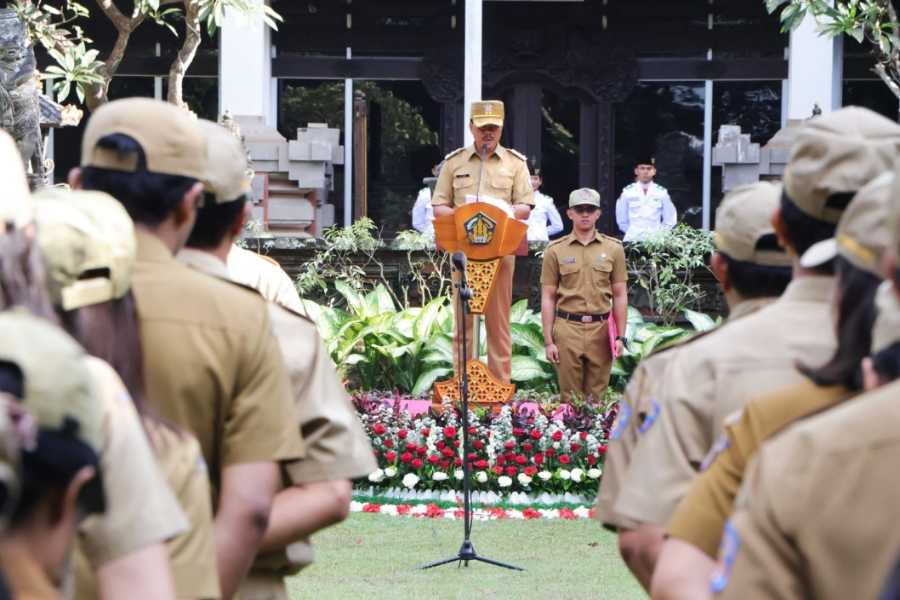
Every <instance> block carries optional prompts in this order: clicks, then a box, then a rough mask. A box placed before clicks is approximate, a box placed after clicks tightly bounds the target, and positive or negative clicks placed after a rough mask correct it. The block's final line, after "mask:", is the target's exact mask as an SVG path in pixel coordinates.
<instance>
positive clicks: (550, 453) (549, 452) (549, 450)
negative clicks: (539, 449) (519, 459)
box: [544, 448, 556, 458]
mask: <svg viewBox="0 0 900 600" xmlns="http://www.w3.org/2000/svg"><path fill="white" fill-rule="evenodd" d="M544 454H546V455H547V458H552V457H553V456H554V455H555V454H556V450H554V449H553V448H547V449H546V450H545V451H544Z"/></svg>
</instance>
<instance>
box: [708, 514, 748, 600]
mask: <svg viewBox="0 0 900 600" xmlns="http://www.w3.org/2000/svg"><path fill="white" fill-rule="evenodd" d="M740 549H741V536H740V534H738V532H737V529H735V527H734V524H732V522H731V521H729V522H728V523H726V524H725V532H724V533H723V534H722V543H721V544H720V545H719V563H718V565H717V566H716V570H715V571H713V576H712V579H711V580H710V582H709V591H711V592H712V593H713V594H719V593H721V592H723V591H724V590H725V588H726V587H728V579H729V578H730V577H731V570H732V568H733V567H734V561H735V559H736V558H737V554H738V552H739V551H740Z"/></svg>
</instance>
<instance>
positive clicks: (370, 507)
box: [363, 503, 381, 513]
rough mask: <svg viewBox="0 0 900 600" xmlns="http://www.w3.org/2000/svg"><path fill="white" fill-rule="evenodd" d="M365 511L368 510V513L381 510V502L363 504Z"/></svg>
mask: <svg viewBox="0 0 900 600" xmlns="http://www.w3.org/2000/svg"><path fill="white" fill-rule="evenodd" d="M363 512H367V513H378V512H381V505H380V504H372V503H368V504H363Z"/></svg>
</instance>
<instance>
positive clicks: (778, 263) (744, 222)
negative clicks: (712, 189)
mask: <svg viewBox="0 0 900 600" xmlns="http://www.w3.org/2000/svg"><path fill="white" fill-rule="evenodd" d="M780 201H781V185H778V184H774V183H770V182H767V181H760V182H759V183H754V184H751V185H745V186H741V187H739V188H736V189H734V190H732V191H731V192H729V193H728V194H727V195H726V196H725V198H724V199H723V200H722V203H721V204H720V205H719V208H718V209H717V210H716V230H715V232H714V233H713V241H714V243H715V245H716V250H718V251H719V252H721V253H723V254H726V255H728V256H729V257H731V258H733V259H734V260H739V261H743V262H750V263H753V264H757V265H763V266H770V267H789V266H790V265H791V258H790V256H788V254H787V253H786V252H785V251H784V250H781V249H777V248H775V247H774V246H775V244H774V241H775V228H774V227H773V226H772V216H773V215H774V214H775V211H776V210H777V208H778V203H779V202H780ZM766 236H770V237H771V238H772V240H773V244H770V245H768V246H764V247H760V241H761V240H763V239H764V238H765V237H766Z"/></svg>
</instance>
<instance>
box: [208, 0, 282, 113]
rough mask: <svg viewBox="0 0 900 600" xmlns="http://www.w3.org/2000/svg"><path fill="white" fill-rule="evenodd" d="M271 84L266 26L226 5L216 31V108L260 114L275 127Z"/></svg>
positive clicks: (270, 51) (270, 44)
mask: <svg viewBox="0 0 900 600" xmlns="http://www.w3.org/2000/svg"><path fill="white" fill-rule="evenodd" d="M255 1H257V2H261V1H264V0H255ZM272 88H273V86H272V40H271V35H270V31H269V28H268V27H266V24H265V23H264V22H263V20H262V19H261V18H258V17H253V18H248V17H244V16H242V15H240V14H235V11H233V10H230V9H226V13H225V23H223V26H222V30H221V32H220V33H219V112H220V113H223V114H224V113H225V111H228V112H230V113H231V114H232V115H235V116H237V115H241V116H248V117H250V116H253V117H263V118H264V119H265V124H266V125H268V126H270V127H274V126H275V125H276V114H275V110H274V109H275V107H274V102H273V91H272Z"/></svg>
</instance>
